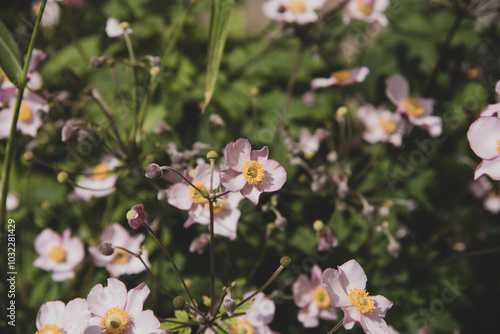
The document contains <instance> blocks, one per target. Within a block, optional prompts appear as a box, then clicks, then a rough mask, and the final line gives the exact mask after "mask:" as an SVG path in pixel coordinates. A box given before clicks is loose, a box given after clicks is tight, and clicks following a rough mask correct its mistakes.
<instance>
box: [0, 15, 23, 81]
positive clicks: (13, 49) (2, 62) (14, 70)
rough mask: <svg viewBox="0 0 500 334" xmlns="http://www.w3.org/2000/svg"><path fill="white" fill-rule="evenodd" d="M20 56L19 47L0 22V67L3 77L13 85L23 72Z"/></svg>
mask: <svg viewBox="0 0 500 334" xmlns="http://www.w3.org/2000/svg"><path fill="white" fill-rule="evenodd" d="M21 63H22V56H21V51H20V50H19V47H18V46H17V44H16V41H15V40H14V38H12V35H11V34H10V32H9V30H8V29H7V28H6V27H5V25H4V24H3V23H2V21H0V67H1V68H2V70H3V71H4V73H5V75H6V76H7V78H9V80H10V81H11V82H12V83H13V84H14V85H16V86H17V85H18V84H19V78H20V77H21V74H22V72H23V68H22V65H21Z"/></svg>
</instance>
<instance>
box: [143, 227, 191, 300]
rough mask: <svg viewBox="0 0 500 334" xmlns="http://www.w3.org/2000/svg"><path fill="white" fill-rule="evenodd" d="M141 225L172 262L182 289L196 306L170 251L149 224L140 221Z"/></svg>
mask: <svg viewBox="0 0 500 334" xmlns="http://www.w3.org/2000/svg"><path fill="white" fill-rule="evenodd" d="M142 225H143V226H144V227H146V229H147V230H148V231H149V233H151V235H152V236H153V237H154V238H155V240H156V242H157V243H158V245H160V247H161V249H162V250H163V253H165V255H166V256H167V258H168V259H169V261H170V262H171V263H172V266H173V267H174V270H175V272H176V273H177V276H179V279H180V280H181V283H182V286H183V287H184V290H186V293H187V294H188V296H189V299H190V300H191V304H193V305H195V306H196V305H197V304H196V301H195V300H194V298H193V296H191V292H189V288H188V287H187V285H186V282H185V281H184V278H183V277H182V274H181V272H180V270H179V268H178V267H177V265H176V264H175V261H174V258H173V257H172V255H170V252H169V251H168V249H167V247H165V245H164V244H163V242H162V241H161V239H160V237H159V236H158V235H157V234H156V232H155V231H153V229H152V228H151V226H149V225H148V224H146V223H142Z"/></svg>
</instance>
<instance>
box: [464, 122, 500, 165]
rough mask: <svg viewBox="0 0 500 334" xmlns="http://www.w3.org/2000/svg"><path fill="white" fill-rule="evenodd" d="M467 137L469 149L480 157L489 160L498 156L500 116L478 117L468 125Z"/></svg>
mask: <svg viewBox="0 0 500 334" xmlns="http://www.w3.org/2000/svg"><path fill="white" fill-rule="evenodd" d="M467 138H468V139H469V144H470V147H471V149H472V150H473V151H474V153H476V155H477V156H479V157H480V158H482V159H486V160H490V159H493V158H496V157H498V156H499V153H500V152H499V151H498V147H499V145H500V118H498V117H493V116H490V117H479V118H478V119H477V120H476V121H474V123H472V124H471V126H470V127H469V131H468V132H467Z"/></svg>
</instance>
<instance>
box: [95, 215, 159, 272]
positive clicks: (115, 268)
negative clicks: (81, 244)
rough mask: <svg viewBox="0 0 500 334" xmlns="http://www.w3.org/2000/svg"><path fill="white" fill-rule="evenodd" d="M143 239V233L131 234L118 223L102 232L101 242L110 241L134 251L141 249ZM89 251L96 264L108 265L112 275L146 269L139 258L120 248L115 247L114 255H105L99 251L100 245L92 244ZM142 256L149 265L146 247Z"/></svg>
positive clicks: (114, 244)
mask: <svg viewBox="0 0 500 334" xmlns="http://www.w3.org/2000/svg"><path fill="white" fill-rule="evenodd" d="M143 241H144V235H143V234H137V235H134V236H130V234H129V233H128V231H127V230H126V229H124V228H123V227H122V226H121V225H120V224H117V223H114V224H111V225H109V226H108V227H106V228H105V229H104V231H103V232H102V234H101V242H109V243H110V244H111V245H112V246H113V247H116V246H119V247H122V248H126V249H128V250H130V251H132V252H137V251H139V250H140V249H141V244H142V242H143ZM89 253H90V255H91V256H92V259H93V260H94V263H95V265H96V266H98V267H106V270H107V271H108V272H109V274H110V275H111V277H118V276H120V275H130V274H138V273H140V272H142V271H144V270H145V268H144V265H143V264H142V262H141V261H140V260H139V259H138V258H136V257H135V256H132V254H129V253H127V252H125V251H124V250H121V249H119V248H115V249H114V252H113V254H112V255H110V256H105V255H103V254H101V253H100V252H99V246H90V247H89ZM141 258H142V260H143V261H144V263H146V265H148V266H149V261H148V251H147V250H146V249H144V250H143V251H142V255H141Z"/></svg>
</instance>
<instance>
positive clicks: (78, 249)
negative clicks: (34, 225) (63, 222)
mask: <svg viewBox="0 0 500 334" xmlns="http://www.w3.org/2000/svg"><path fill="white" fill-rule="evenodd" d="M35 250H36V251H37V253H38V254H39V255H40V256H39V257H38V258H37V259H36V260H35V261H34V262H33V265H34V266H35V267H38V268H41V269H43V270H46V271H52V279H53V280H54V281H56V282H60V281H65V280H68V279H72V278H74V277H75V273H74V272H73V269H74V268H75V267H76V266H77V265H78V264H80V262H82V260H83V257H84V255H85V250H84V248H83V243H82V242H81V240H80V239H78V238H76V237H74V238H71V230H70V229H69V228H68V229H66V230H65V231H64V232H63V234H62V235H59V234H57V233H56V232H55V231H53V230H51V229H50V228H46V229H44V230H43V231H42V233H40V234H39V235H38V236H37V237H36V238H35Z"/></svg>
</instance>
